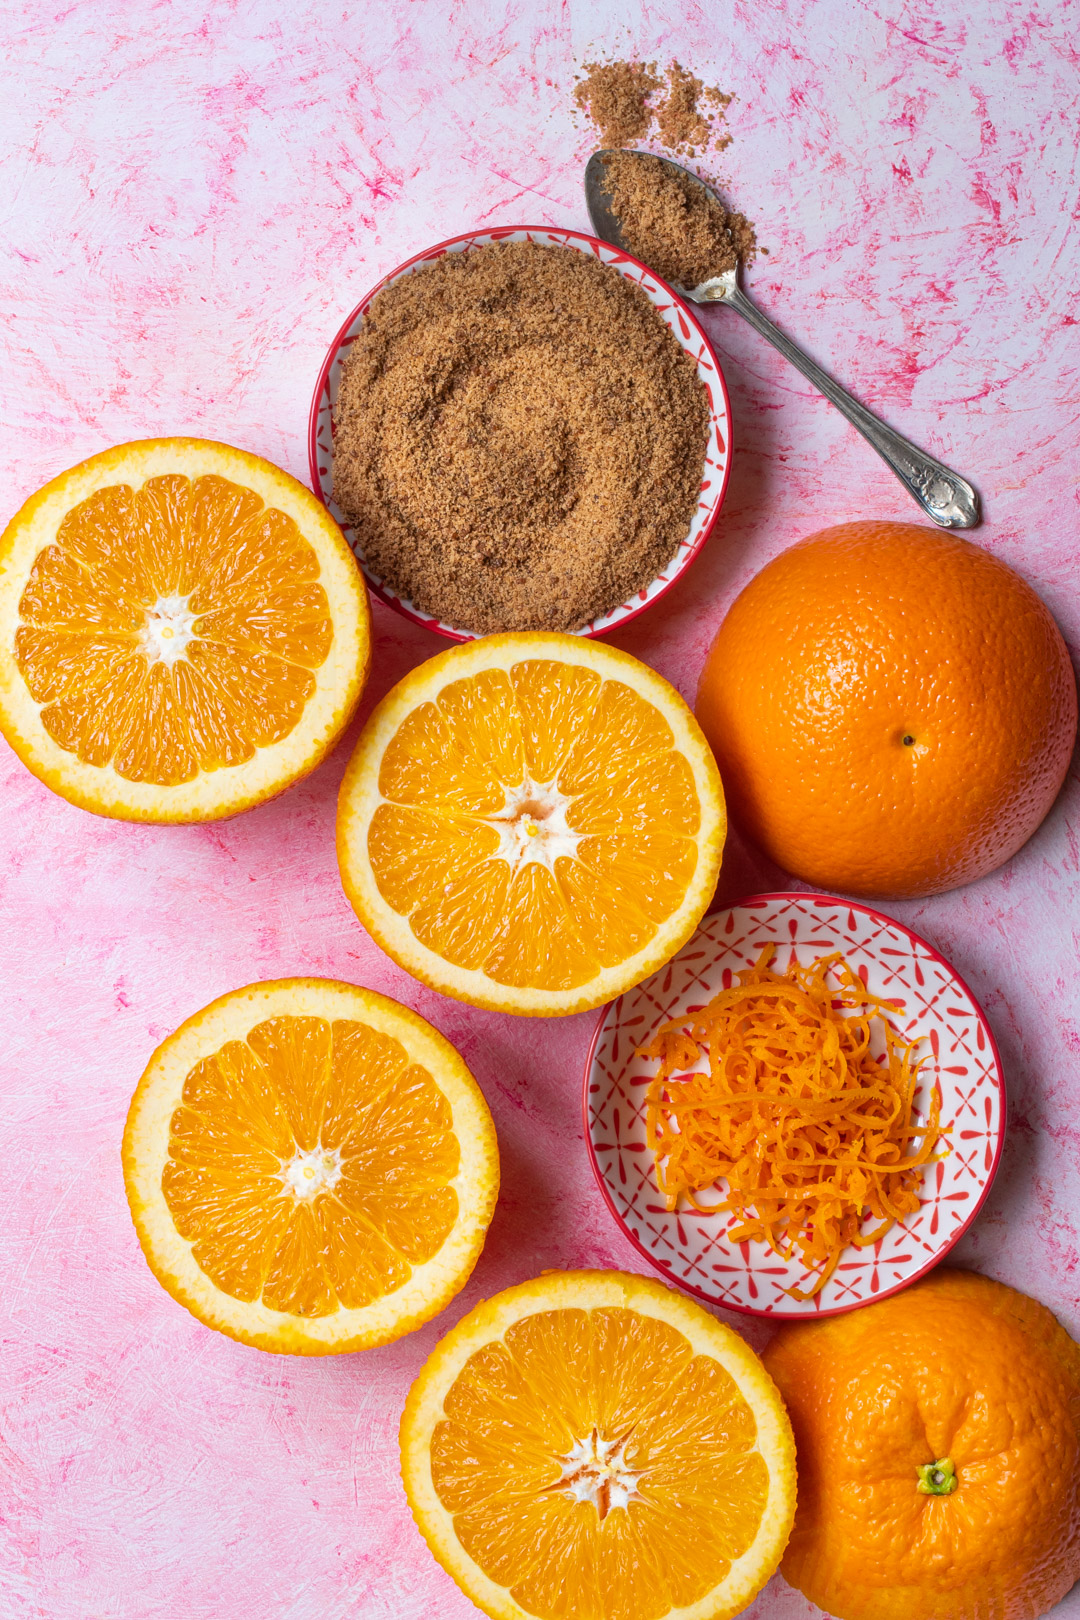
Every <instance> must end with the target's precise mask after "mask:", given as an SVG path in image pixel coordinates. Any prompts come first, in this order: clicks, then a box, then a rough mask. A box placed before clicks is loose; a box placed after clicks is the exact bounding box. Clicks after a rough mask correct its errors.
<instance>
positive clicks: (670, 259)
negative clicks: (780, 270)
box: [604, 152, 757, 288]
mask: <svg viewBox="0 0 1080 1620" xmlns="http://www.w3.org/2000/svg"><path fill="white" fill-rule="evenodd" d="M604 176H605V178H606V180H607V187H608V190H609V192H610V194H611V209H612V213H613V214H614V215H615V217H616V218H617V219H618V221H619V226H620V229H621V231H622V239H623V243H624V245H625V246H626V248H627V250H628V251H629V252H630V253H632V254H633V255H634V257H635V259H642V260H644V262H645V263H646V264H648V265H650V266H651V267H652V269H654V270H655V271H656V272H657V274H658V275H661V276H663V278H664V280H665V281H670V282H673V283H674V284H675V285H676V286H680V287H688V288H691V287H697V286H700V284H701V283H702V282H703V281H707V280H708V279H709V277H710V276H718V275H720V274H721V273H722V272H723V271H724V270H734V269H735V267H736V265H738V264H740V263H746V262H747V261H748V260H750V259H752V258H753V256H754V254H755V252H756V250H757V237H756V235H755V232H754V227H753V225H751V223H750V221H749V220H748V219H747V218H746V216H745V214H736V213H733V212H732V211H730V210H729V209H727V208H725V207H724V205H723V204H722V203H721V202H720V201H719V199H718V198H717V197H715V196H714V195H713V194H712V193H711V192H710V191H708V190H706V188H705V187H704V186H699V185H697V184H696V183H695V182H694V181H693V180H692V179H691V178H690V176H689V175H684V174H682V173H681V171H678V170H675V169H673V168H669V167H668V165H667V164H666V163H665V162H664V160H663V159H662V158H657V157H649V156H647V155H646V154H644V153H642V154H641V155H638V154H637V153H629V152H615V153H613V154H612V156H611V157H609V158H606V159H605V160H604Z"/></svg>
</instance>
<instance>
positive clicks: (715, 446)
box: [308, 225, 731, 641]
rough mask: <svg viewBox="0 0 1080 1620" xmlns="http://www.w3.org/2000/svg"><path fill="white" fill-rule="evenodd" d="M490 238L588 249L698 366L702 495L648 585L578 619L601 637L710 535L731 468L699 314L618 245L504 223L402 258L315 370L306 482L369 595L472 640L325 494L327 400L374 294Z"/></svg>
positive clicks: (725, 422) (715, 374)
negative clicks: (401, 588)
mask: <svg viewBox="0 0 1080 1620" xmlns="http://www.w3.org/2000/svg"><path fill="white" fill-rule="evenodd" d="M489 242H540V243H542V244H543V245H545V246H549V247H569V248H576V249H577V251H578V252H579V253H590V254H592V255H593V256H594V257H596V258H598V259H600V260H601V261H602V262H603V263H604V264H610V265H611V266H612V267H613V268H614V269H616V270H618V272H619V274H620V275H623V276H626V278H627V280H629V281H635V282H637V284H638V285H639V286H640V287H641V288H642V289H643V290H644V291H645V292H646V293H647V294H648V297H649V298H650V299H651V301H652V303H653V305H654V306H655V308H656V310H657V312H658V313H659V315H660V317H661V319H662V320H663V321H664V322H665V324H666V325H667V326H668V327H670V329H671V331H672V332H673V333H674V334H675V337H676V338H677V339H678V341H679V343H680V344H681V345H682V347H683V348H684V349H685V350H686V352H687V353H688V354H690V355H692V356H693V359H694V362H695V364H696V366H697V372H698V376H699V377H700V378H701V381H702V382H703V383H704V385H705V388H706V391H707V394H708V398H709V443H708V448H707V449H706V452H705V472H704V476H703V478H702V484H701V496H700V499H699V502H698V508H697V511H696V512H695V513H694V517H693V520H692V522H691V524H690V530H689V533H688V534H687V536H686V538H685V540H683V541H682V542H681V543H680V545H679V547H678V550H677V551H676V552H675V555H674V556H673V557H672V558H671V560H670V562H669V563H668V564H667V566H666V567H665V568H664V570H663V572H662V573H660V574H658V575H657V577H656V578H655V579H654V580H653V581H652V583H651V584H650V585H648V586H646V588H645V589H644V590H642V591H639V592H638V593H637V595H636V596H634V597H633V599H632V600H631V601H629V602H623V603H621V604H620V606H619V607H617V608H613V609H612V611H611V612H610V613H605V614H604V616H603V618H600V619H594V620H593V621H592V623H591V624H587V625H584V626H583V627H582V629H581V630H579V631H578V632H577V633H578V635H582V636H600V635H603V634H605V632H606V631H608V630H615V629H618V628H619V626H621V625H624V624H626V623H628V622H629V620H630V619H635V618H637V615H638V614H639V613H643V612H644V611H645V609H646V608H647V607H649V606H650V604H651V603H653V602H655V601H657V600H658V599H659V598H660V597H661V596H663V594H664V592H665V591H666V590H669V589H670V587H671V586H672V585H673V584H674V583H675V581H676V580H677V579H678V578H679V576H680V574H682V573H684V572H685V571H686V569H687V568H688V567H689V566H690V564H691V563H692V562H693V560H694V558H695V557H696V556H697V554H698V552H699V551H700V550H701V548H702V546H703V545H704V544H705V542H706V540H707V539H708V538H709V535H710V533H711V532H712V528H713V525H714V523H715V522H716V518H717V514H718V513H719V511H720V506H721V503H722V502H723V499H724V491H725V489H726V487H727V481H728V472H729V469H730V466H731V410H730V406H729V404H728V396H727V389H726V387H725V385H724V377H723V373H722V372H721V370H720V362H719V361H718V360H717V358H716V355H715V353H714V352H713V349H712V346H711V344H710V343H709V340H708V338H707V337H706V336H705V333H704V332H703V331H702V329H701V327H700V326H699V325H698V323H697V320H696V319H695V318H694V315H693V314H692V313H691V311H690V309H689V307H688V306H687V305H686V304H684V303H683V302H682V300H681V299H680V298H677V297H676V295H675V294H674V293H673V292H672V290H671V288H670V287H669V286H668V285H667V284H666V282H663V281H661V280H660V278H659V277H658V276H656V275H654V274H653V272H652V271H651V270H650V269H649V268H648V266H647V265H644V264H640V263H639V262H638V260H637V259H632V258H631V257H630V256H629V254H626V253H623V252H620V251H619V249H617V248H613V247H609V245H608V244H607V243H606V242H601V241H600V240H599V238H598V237H595V236H586V235H585V234H584V233H583V232H581V231H563V230H556V229H555V228H553V227H551V226H546V225H544V226H529V225H521V226H518V227H516V228H504V229H501V230H493V231H470V232H469V233H468V234H467V235H465V236H455V237H451V239H450V240H449V241H447V242H438V243H436V245H435V246H434V247H430V248H426V249H425V250H424V252H423V253H418V254H416V256H415V258H412V259H408V260H406V262H405V263H404V264H402V265H399V266H398V268H397V269H396V270H392V271H391V272H390V274H389V275H388V276H384V277H383V279H382V281H380V282H379V284H378V286H377V287H373V288H372V290H371V291H370V292H369V293H368V295H367V297H366V298H364V299H362V300H361V302H360V303H359V304H358V305H357V306H356V308H355V309H354V310H353V312H352V314H351V315H350V316H349V318H348V320H347V321H345V323H344V325H343V326H342V327H341V330H340V331H339V332H338V334H337V336H336V337H335V339H334V341H333V343H332V344H331V345H330V349H329V352H328V353H327V356H326V359H325V360H324V361H323V364H322V369H321V371H320V372H319V380H318V382H317V383H316V385H315V395H314V398H313V400H312V402H311V416H310V420H309V424H308V460H309V464H310V469H311V487H312V489H313V490H314V491H315V494H316V495H317V496H318V497H319V499H320V500H321V501H322V502H323V503H324V504H325V505H326V507H327V508H328V509H329V511H330V512H331V513H332V514H333V516H334V518H335V519H336V520H337V522H338V523H339V524H340V525H341V528H342V530H343V531H344V534H345V537H346V539H347V540H348V542H349V544H350V546H351V547H352V549H353V551H354V552H355V553H356V556H357V559H358V561H359V563H360V566H361V568H362V569H363V571H364V577H365V578H366V580H367V582H368V585H369V587H370V588H371V591H372V593H373V595H375V596H377V597H378V598H379V600H380V602H385V603H386V604H387V605H388V606H389V607H392V608H394V609H395V610H396V611H397V612H398V613H401V614H403V615H404V617H405V618H406V619H411V620H412V622H413V623H414V624H419V625H423V627H424V629H425V630H434V631H435V632H436V634H437V635H440V636H446V637H448V638H449V639H450V640H451V641H472V640H473V639H475V637H474V632H473V631H471V630H462V629H461V628H460V627H458V626H456V625H452V624H444V623H443V622H442V620H440V619H433V618H432V617H431V615H430V614H427V613H423V612H421V610H420V609H419V608H418V607H416V605H415V604H414V603H413V602H411V601H410V600H409V599H408V597H405V596H401V595H400V594H399V593H398V592H397V591H395V590H394V588H393V586H392V585H390V584H389V583H388V582H387V581H386V580H384V579H381V578H380V577H379V575H378V574H376V573H375V572H374V571H373V570H372V569H371V568H370V567H369V566H368V563H367V561H366V560H365V557H364V553H363V548H362V546H361V544H360V541H359V539H358V537H357V535H356V533H355V531H354V530H353V528H352V526H351V524H350V523H349V522H348V520H347V518H346V517H345V514H344V513H343V512H342V511H341V509H340V508H339V507H338V506H337V505H336V504H335V502H334V501H333V499H332V498H331V494H330V491H331V489H332V488H333V481H334V435H333V420H332V412H333V406H334V404H335V402H336V400H337V393H338V385H339V382H340V378H341V363H342V361H343V359H344V358H345V355H346V353H347V352H348V348H349V345H350V343H352V341H353V339H354V338H355V337H356V335H357V333H358V332H359V330H360V328H361V326H362V325H363V323H364V316H365V315H366V314H367V311H368V308H369V307H370V305H371V301H372V299H373V298H374V297H375V295H376V294H377V293H380V292H381V291H382V289H383V288H384V287H388V286H389V285H390V283H391V282H392V281H397V280H398V279H399V277H401V276H407V275H411V273H412V272H413V271H414V270H416V269H417V268H418V267H419V266H420V265H422V264H427V263H429V262H430V261H431V260H432V259H438V258H441V256H442V255H443V254H444V253H467V252H468V251H469V250H470V248H475V247H482V246H484V245H485V244H487V243H489Z"/></svg>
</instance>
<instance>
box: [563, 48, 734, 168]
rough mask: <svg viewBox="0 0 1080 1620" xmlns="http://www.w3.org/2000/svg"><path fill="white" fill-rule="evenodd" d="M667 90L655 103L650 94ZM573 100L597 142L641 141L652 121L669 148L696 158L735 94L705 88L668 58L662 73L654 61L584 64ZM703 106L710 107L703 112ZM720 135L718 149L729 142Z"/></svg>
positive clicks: (699, 81) (603, 144) (612, 143)
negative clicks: (591, 126) (589, 121)
mask: <svg viewBox="0 0 1080 1620" xmlns="http://www.w3.org/2000/svg"><path fill="white" fill-rule="evenodd" d="M665 87H666V91H667V94H666V95H665V96H664V98H663V99H662V100H661V101H660V102H658V103H657V105H656V106H655V107H653V106H652V105H650V103H651V99H652V97H653V96H654V95H655V94H656V92H657V91H658V90H660V89H661V88H665ZM574 100H575V102H576V103H577V105H578V106H579V107H580V108H581V109H582V111H583V112H587V113H588V115H589V117H590V118H591V119H592V121H593V123H594V124H595V125H596V128H597V131H598V133H599V137H600V145H601V146H610V147H618V146H629V145H630V144H631V142H633V141H640V140H644V139H645V137H646V136H647V135H648V133H649V129H650V127H651V125H652V123H653V120H654V119H655V120H656V124H657V138H658V139H659V142H660V144H661V145H662V146H664V147H665V148H666V149H667V151H669V152H677V153H680V154H682V155H684V156H686V157H696V156H697V154H698V153H699V152H700V151H703V150H704V149H705V148H706V147H707V146H708V144H709V142H710V140H712V138H713V136H714V135H715V134H716V133H717V129H718V127H719V125H720V124H721V123H722V122H723V119H724V116H725V114H726V112H727V109H728V107H729V106H730V104H731V102H732V100H733V97H732V96H730V95H727V94H726V93H725V92H724V91H723V90H720V89H718V88H717V87H716V86H715V85H712V86H706V85H705V84H703V83H702V81H701V80H700V79H697V78H695V77H694V75H693V74H692V73H688V72H687V71H686V69H685V68H683V67H682V66H680V64H679V63H678V62H672V63H671V65H670V67H669V68H668V69H667V72H666V73H665V74H664V75H660V74H658V73H657V71H656V63H655V62H647V63H646V62H586V64H585V77H584V78H583V79H582V80H581V81H580V82H579V83H578V84H577V85H576V86H575V89H574ZM706 107H711V108H712V109H713V110H712V111H711V112H707V111H706V110H705V109H706ZM730 142H731V136H730V135H728V134H726V133H722V132H721V133H720V134H719V136H718V138H717V140H716V142H715V146H716V150H717V151H720V150H722V149H723V148H724V147H725V146H728V145H730Z"/></svg>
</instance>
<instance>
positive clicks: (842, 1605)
mask: <svg viewBox="0 0 1080 1620" xmlns="http://www.w3.org/2000/svg"><path fill="white" fill-rule="evenodd" d="M764 1360H765V1364H766V1366H767V1368H768V1369H769V1371H770V1372H771V1373H772V1375H773V1377H774V1378H775V1379H776V1381H777V1384H778V1385H779V1387H780V1391H781V1393H782V1395H783V1396H784V1398H785V1400H786V1401H787V1403H788V1409H789V1411H790V1413H791V1421H792V1425H793V1428H794V1430H795V1441H796V1446H797V1449H798V1458H799V1505H798V1512H797V1514H796V1519H795V1527H794V1530H793V1531H792V1536H791V1541H790V1543H789V1545H788V1549H787V1552H786V1554H785V1556H784V1561H783V1564H782V1566H781V1568H782V1572H783V1574H784V1577H785V1579H786V1580H788V1581H789V1582H790V1583H791V1584H792V1585H793V1586H795V1587H796V1588H797V1589H798V1590H799V1591H800V1592H802V1593H803V1594H804V1595H805V1596H806V1597H807V1598H809V1599H810V1601H811V1602H812V1603H814V1604H818V1605H820V1607H821V1608H823V1609H824V1610H825V1611H826V1612H827V1613H829V1614H830V1615H835V1616H836V1617H837V1620H910V1617H911V1616H912V1615H919V1614H925V1615H930V1614H932V1615H934V1617H935V1620H985V1617H986V1616H989V1615H993V1616H995V1617H999V1620H1036V1617H1037V1616H1039V1615H1042V1614H1044V1613H1045V1612H1046V1610H1047V1609H1049V1608H1051V1607H1052V1605H1053V1604H1055V1603H1057V1602H1058V1600H1059V1599H1060V1598H1062V1597H1064V1595H1065V1593H1066V1592H1067V1591H1068V1590H1069V1589H1070V1587H1072V1585H1073V1583H1074V1582H1075V1581H1076V1580H1077V1578H1078V1577H1080V1346H1078V1345H1077V1344H1076V1343H1075V1342H1074V1341H1073V1340H1072V1339H1071V1338H1070V1337H1069V1336H1068V1334H1067V1333H1066V1332H1065V1331H1064V1329H1063V1328H1062V1327H1061V1326H1060V1325H1059V1324H1058V1323H1057V1322H1056V1321H1055V1320H1054V1318H1053V1316H1052V1315H1051V1314H1050V1312H1049V1311H1048V1310H1047V1309H1046V1308H1045V1307H1044V1306H1042V1305H1040V1304H1038V1303H1037V1302H1036V1301H1035V1300H1033V1299H1029V1298H1028V1297H1027V1296H1026V1295H1024V1294H1021V1293H1018V1292H1017V1291H1016V1290H1014V1289H1011V1288H1006V1287H1005V1286H1003V1285H1002V1284H1001V1283H996V1282H993V1281H991V1279H990V1278H987V1277H982V1276H978V1275H977V1274H975V1273H972V1272H965V1271H960V1270H952V1269H951V1268H944V1267H942V1268H940V1269H938V1270H937V1271H935V1272H933V1273H931V1275H930V1276H929V1277H927V1278H924V1279H923V1280H922V1281H921V1282H919V1283H916V1284H914V1285H913V1286H912V1287H911V1288H909V1289H905V1290H904V1291H903V1292H902V1293H900V1294H897V1295H895V1296H894V1297H893V1298H891V1299H888V1300H883V1301H882V1302H881V1303H879V1304H876V1305H868V1306H865V1307H863V1308H862V1309H860V1310H856V1311H850V1312H847V1313H846V1314H843V1315H840V1316H836V1317H833V1318H830V1319H829V1320H827V1321H817V1322H806V1323H799V1324H794V1325H790V1326H784V1327H782V1328H781V1329H780V1331H779V1333H778V1334H777V1336H776V1337H775V1338H774V1339H773V1341H772V1343H771V1344H770V1345H769V1347H768V1349H767V1350H766V1351H765V1356H764ZM941 1462H946V1463H947V1464H948V1465H949V1466H948V1468H947V1469H946V1470H945V1474H944V1479H945V1480H947V1481H948V1484H947V1487H946V1489H945V1490H944V1491H943V1492H942V1493H941V1494H934V1493H933V1491H932V1490H930V1491H927V1490H926V1489H925V1488H924V1487H925V1486H926V1484H927V1483H930V1482H929V1481H928V1480H927V1478H926V1470H927V1467H928V1465H930V1467H931V1470H932V1468H933V1465H935V1464H940V1463H941ZM950 1471H951V1475H952V1478H951V1479H949V1477H948V1476H949V1473H950ZM939 1473H940V1470H939ZM953 1480H955V1485H953V1484H952V1481H953ZM949 1487H951V1488H949Z"/></svg>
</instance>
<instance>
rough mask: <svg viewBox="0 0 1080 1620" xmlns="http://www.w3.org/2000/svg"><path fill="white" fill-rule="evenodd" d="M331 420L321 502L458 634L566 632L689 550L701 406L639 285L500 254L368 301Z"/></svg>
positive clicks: (703, 429)
mask: <svg viewBox="0 0 1080 1620" xmlns="http://www.w3.org/2000/svg"><path fill="white" fill-rule="evenodd" d="M334 421H335V441H334V498H335V500H336V501H337V502H338V504H339V505H340V506H341V508H342V509H343V511H344V512H345V513H346V514H347V516H348V517H349V519H350V521H351V522H352V523H353V525H354V526H355V528H356V531H357V535H358V538H359V541H360V545H361V549H362V551H363V554H364V557H365V559H366V561H367V563H368V565H369V567H370V568H371V569H372V570H373V572H374V573H375V574H376V575H377V576H378V577H379V578H381V579H382V580H384V581H385V582H386V583H387V584H389V585H391V586H392V587H393V588H394V590H396V591H397V592H399V593H400V594H401V595H403V596H406V597H409V598H411V600H412V601H413V602H414V603H415V604H416V606H417V607H418V608H419V609H421V610H422V611H423V612H425V613H430V614H432V615H433V616H434V617H436V618H439V619H442V620H444V621H445V622H447V623H449V624H451V625H454V626H457V627H459V628H461V629H463V630H471V631H474V632H478V633H480V634H488V633H491V632H495V631H501V630H574V629H578V628H580V626H582V625H584V624H587V623H589V622H590V621H591V620H592V619H594V618H597V617H599V616H600V615H602V614H604V613H607V612H610V611H611V610H612V609H613V608H615V607H618V606H619V605H620V603H622V602H625V601H627V600H628V599H629V598H630V597H632V596H633V595H634V593H635V592H637V591H639V590H640V589H642V588H643V587H644V586H645V585H647V584H649V583H650V582H651V581H652V580H653V579H655V577H656V576H657V574H658V573H660V572H661V570H662V569H663V567H664V565H665V564H666V563H667V562H668V561H669V560H670V559H671V557H672V556H673V555H674V553H675V551H676V549H677V547H678V545H679V542H680V541H681V540H683V539H684V538H685V537H686V534H687V532H688V530H689V527H690V522H691V519H692V517H693V514H694V511H695V509H696V506H697V501H698V496H699V492H700V487H701V479H702V473H703V470H704V462H705V448H706V443H707V439H708V402H707V397H706V393H705V389H704V387H703V386H702V384H701V382H700V380H699V379H698V376H697V372H696V368H695V365H694V362H693V360H692V359H691V358H690V356H689V355H688V354H687V353H686V352H685V350H683V348H682V347H681V346H680V344H679V343H678V341H677V340H676V338H675V337H674V335H673V334H672V333H671V331H669V329H668V327H667V326H666V325H665V324H664V322H663V320H662V319H661V318H660V316H659V315H658V314H657V313H656V311H655V309H654V308H653V306H652V304H651V303H650V302H649V300H648V298H647V297H646V295H645V294H644V293H643V292H642V290H641V289H640V287H637V286H636V285H634V284H633V283H632V282H630V281H628V280H627V279H626V278H625V277H623V276H621V275H620V274H619V273H618V271H616V270H613V269H611V267H610V266H608V265H604V264H602V263H600V261H599V260H597V259H594V258H592V257H591V256H590V255H587V254H583V253H579V252H577V251H576V250H575V249H572V248H563V247H544V246H541V245H539V244H537V243H533V242H509V243H497V244H491V245H488V246H484V247H480V248H474V249H473V250H472V251H470V252H468V253H447V254H444V255H443V257H442V258H441V259H437V260H434V261H432V262H430V263H428V264H425V265H422V266H421V267H420V268H419V269H418V270H416V271H415V272H413V273H412V274H411V275H407V276H403V277H401V278H400V279H399V280H398V281H395V282H393V283H392V284H391V285H390V286H389V287H387V288H386V289H385V290H384V291H383V292H381V293H380V294H379V295H378V297H377V298H376V299H375V301H374V302H373V304H372V306H371V309H370V311H369V313H368V316H367V319H366V320H365V322H364V325H363V328H362V329H361V332H360V334H359V336H358V337H357V339H356V340H355V342H354V343H353V345H352V348H351V349H350V351H349V355H348V358H347V360H346V361H345V363H344V366H343V367H342V376H341V389H340V393H339V397H338V402H337V406H336V408H335V417H334Z"/></svg>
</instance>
